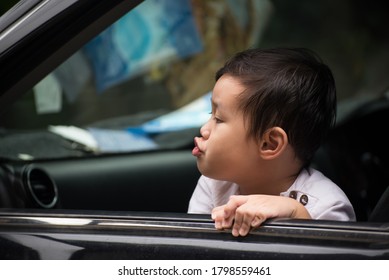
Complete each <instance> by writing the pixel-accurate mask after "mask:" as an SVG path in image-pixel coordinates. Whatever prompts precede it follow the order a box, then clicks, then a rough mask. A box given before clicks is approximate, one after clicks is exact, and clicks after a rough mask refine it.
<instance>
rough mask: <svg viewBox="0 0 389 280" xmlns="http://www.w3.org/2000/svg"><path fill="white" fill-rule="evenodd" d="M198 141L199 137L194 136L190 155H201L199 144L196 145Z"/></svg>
mask: <svg viewBox="0 0 389 280" xmlns="http://www.w3.org/2000/svg"><path fill="white" fill-rule="evenodd" d="M198 142H199V137H195V138H194V145H195V146H194V148H193V150H192V155H194V156H195V157H199V156H201V154H202V153H203V152H202V151H201V150H200V148H199V145H198Z"/></svg>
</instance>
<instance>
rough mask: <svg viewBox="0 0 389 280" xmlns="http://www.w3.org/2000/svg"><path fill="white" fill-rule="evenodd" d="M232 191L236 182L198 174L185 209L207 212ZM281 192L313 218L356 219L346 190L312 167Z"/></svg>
mask: <svg viewBox="0 0 389 280" xmlns="http://www.w3.org/2000/svg"><path fill="white" fill-rule="evenodd" d="M231 195H239V186H238V185H237V184H235V183H231V182H226V181H219V180H214V179H211V178H208V177H205V176H201V177H200V179H199V181H198V183H197V186H196V189H195V190H194V192H193V195H192V198H191V200H190V202H189V209H188V213H193V214H194V213H197V214H210V213H211V211H212V209H213V208H214V207H216V206H220V205H223V204H226V203H227V202H228V200H229V198H230V196H231ZM280 196H287V197H293V198H295V199H296V200H297V201H299V202H300V203H302V204H303V205H304V206H305V208H306V209H307V211H308V212H309V214H310V215H311V217H312V219H322V220H334V221H355V219H356V218H355V213H354V209H353V206H352V205H351V203H350V201H349V199H348V198H347V196H346V195H345V193H344V192H343V191H342V190H341V189H340V188H339V187H338V186H337V185H336V184H335V183H333V182H332V181H331V180H330V179H328V178H327V177H325V176H324V175H323V174H322V173H321V172H319V171H317V170H315V169H313V168H310V169H308V170H307V169H304V170H302V171H301V173H300V174H299V176H298V177H297V179H296V180H295V181H294V183H293V184H292V185H291V186H290V187H289V189H288V190H287V191H285V192H282V193H280Z"/></svg>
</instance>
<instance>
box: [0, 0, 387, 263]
mask: <svg viewBox="0 0 389 280" xmlns="http://www.w3.org/2000/svg"><path fill="white" fill-rule="evenodd" d="M139 2H141V1H131V0H111V1H92V0H82V1H81V0H78V1H77V0H45V1H39V0H34V1H20V2H19V3H18V5H17V6H16V8H14V9H12V10H11V11H9V12H8V13H6V14H5V15H4V16H3V17H2V18H0V77H1V81H0V111H1V113H2V114H3V112H7V111H8V110H11V109H9V108H10V107H11V105H12V103H14V102H15V101H16V100H17V99H18V98H21V97H22V95H23V94H24V93H25V92H26V91H28V90H29V89H30V88H31V87H33V86H34V85H35V84H36V83H37V82H38V81H39V80H41V79H43V78H44V77H45V76H46V75H47V74H49V73H50V72H51V71H52V70H54V69H55V68H56V67H57V66H58V65H60V63H62V62H63V61H64V60H65V59H67V58H68V57H70V56H71V55H72V54H73V53H75V52H76V51H77V50H78V49H79V48H81V47H82V46H83V45H84V44H85V43H87V42H88V41H89V40H90V39H92V38H93V37H94V36H96V35H97V34H98V33H100V32H101V31H103V30H104V29H105V28H106V27H108V26H109V25H110V24H112V23H113V22H115V21H116V20H117V19H119V18H120V17H121V16H123V15H124V14H126V13H127V12H129V11H130V10H131V9H132V8H134V7H135V6H136V5H138V4H139ZM366 104H367V103H366ZM366 104H365V103H363V105H362V106H361V108H367V107H366V106H367V105H366ZM369 104H372V105H371V108H372V109H371V112H370V111H369V110H365V111H367V112H363V113H360V114H359V115H358V117H355V116H353V118H350V120H348V119H347V118H345V120H344V122H343V123H339V124H338V127H337V128H336V129H335V130H334V131H333V133H332V135H331V138H330V140H329V141H328V143H327V144H326V145H324V146H323V147H322V148H321V149H320V151H319V153H318V155H317V158H316V160H315V162H314V164H316V166H317V167H318V168H319V169H321V170H323V171H325V172H326V174H329V176H331V177H332V178H333V179H334V180H338V181H337V182H343V181H342V180H344V181H346V182H350V180H346V179H347V178H346V179H345V178H344V177H345V176H348V177H350V176H351V177H352V176H353V175H351V174H352V173H353V172H355V170H359V171H360V173H359V174H355V177H357V175H358V176H359V178H361V180H362V181H363V182H364V183H363V184H362V183H361V182H362V181H361V180H360V181H358V180H356V182H353V183H355V184H354V185H353V186H355V188H353V186H350V185H347V183H344V184H343V183H342V185H343V186H346V187H345V188H344V189H345V192H346V193H347V194H348V195H349V197H350V199H351V200H352V202H353V204H354V207H355V209H356V212H357V215H358V222H334V221H320V220H309V221H308V220H291V219H276V220H270V221H267V222H266V223H265V224H264V225H263V226H261V227H260V228H258V229H255V230H253V231H252V232H251V233H250V235H249V236H247V237H244V238H235V237H233V236H232V235H231V232H230V231H228V230H226V231H218V230H216V229H215V228H214V225H213V222H212V220H211V219H210V217H209V216H208V215H189V214H186V211H187V205H188V202H189V199H190V196H191V194H192V192H193V190H194V187H195V185H196V182H197V179H198V177H199V175H200V174H199V172H198V170H197V167H196V160H195V158H193V156H192V155H191V153H190V150H191V147H192V139H193V138H192V136H191V135H192V134H196V133H197V130H196V132H194V131H193V130H187V131H185V133H186V134H188V135H190V137H188V138H186V139H189V140H188V141H187V142H186V141H184V142H182V143H180V144H179V145H178V146H177V147H178V148H177V147H176V148H174V149H173V148H170V147H165V148H164V149H159V150H156V151H155V150H151V151H145V152H144V151H139V152H132V153H119V154H117V153H110V154H102V155H94V154H93V153H92V154H88V151H85V150H83V147H78V148H79V149H78V148H77V149H75V150H72V152H73V154H71V155H70V156H67V157H59V158H55V157H47V158H45V157H42V158H27V159H26V158H13V157H7V156H4V154H7V153H11V152H12V151H11V150H12V149H11V147H13V145H15V143H16V142H17V141H18V139H20V138H23V137H27V136H25V135H24V134H23V133H24V131H18V132H13V134H12V135H11V136H12V137H11V138H6V137H5V136H4V135H6V134H7V135H8V132H7V130H6V129H4V130H3V131H2V135H3V136H4V137H3V139H2V142H1V143H3V144H2V145H4V146H3V147H6V148H4V149H8V150H6V152H4V151H3V155H2V158H1V160H0V207H1V209H0V248H1V249H0V258H1V259H388V258H389V212H388V210H385V209H384V210H381V207H379V208H375V207H376V205H377V203H378V201H379V199H380V198H381V196H383V198H382V199H385V196H384V195H383V193H384V191H385V188H386V186H387V183H388V181H387V178H386V177H387V174H389V173H388V168H387V167H388V166H387V165H386V163H385V160H386V159H388V158H389V156H388V155H385V154H379V156H381V155H382V158H381V159H379V157H377V152H375V151H374V150H371V148H372V147H374V143H376V142H375V141H373V140H371V142H369V141H368V140H369V139H367V140H366V141H362V140H361V141H358V142H357V143H353V145H350V139H352V137H354V136H353V133H354V134H355V133H357V132H358V130H359V131H360V129H362V128H370V129H374V128H372V127H371V126H372V124H374V125H378V124H379V122H380V121H381V122H382V121H384V122H385V120H383V119H384V118H386V119H387V117H388V112H389V111H388V110H389V107H388V106H387V104H389V103H388V102H387V101H386V99H379V100H378V101H377V100H375V101H374V102H370V103H369ZM376 104H379V105H376ZM377 107H379V108H377ZM377 112H378V113H377ZM4 114H6V113H4ZM377 114H380V115H379V116H376V115H377ZM372 115H374V116H376V118H375V119H374V120H369V118H373V117H372ZM355 123H356V124H355ZM363 125H364V126H363ZM173 134H174V133H173ZM29 137H32V138H31V144H32V145H33V146H34V148H39V147H37V146H42V145H43V147H41V148H40V149H43V153H46V154H50V148H51V146H50V145H49V144H50V143H51V142H50V141H51V138H50V139H48V138H47V137H48V136H47V132H42V131H39V132H36V133H35V134H34V136H29ZM360 138H363V137H360ZM29 139H30V138H29ZM339 139H341V141H340V140H339ZM49 140H50V141H49ZM6 141H9V142H6ZM45 141H46V142H45ZM61 141H62V140H61ZM61 141H60V144H59V145H69V143H68V142H66V141H65V140H63V142H61ZM7 143H8V144H7ZM7 145H8V146H7ZM346 148H347V149H346ZM4 149H3V150H4ZM78 153H82V154H83V155H85V154H86V156H83V157H78V156H77V155H78ZM342 153H344V155H343V154H342ZM361 155H365V157H364V158H363V159H364V161H363V162H361V161H359V160H360V158H361ZM366 155H370V158H367V156H366ZM369 160H370V161H369ZM328 161H331V162H332V163H331V164H327V163H328ZM342 161H345V162H349V161H351V162H354V163H355V165H356V166H357V167H358V168H353V169H351V168H350V169H351V170H350V172H349V173H345V172H342V168H343V165H342V164H341V162H342ZM333 162H336V163H338V164H339V167H338V166H335V165H334V164H333ZM349 166H350V165H349ZM377 166H378V167H377ZM330 167H331V168H330ZM365 167H366V168H369V167H371V169H372V172H373V173H367V172H366V169H364V168H365ZM369 170H370V169H369ZM342 175H343V176H342ZM359 183H361V184H359ZM349 184H350V183H349ZM378 204H379V203H378ZM381 204H382V205H384V206H385V205H387V203H385V202H381ZM383 208H385V207H383ZM385 211H386V212H385ZM372 212H373V213H374V216H373V218H374V217H376V221H374V220H373V218H372V217H371V213H372Z"/></svg>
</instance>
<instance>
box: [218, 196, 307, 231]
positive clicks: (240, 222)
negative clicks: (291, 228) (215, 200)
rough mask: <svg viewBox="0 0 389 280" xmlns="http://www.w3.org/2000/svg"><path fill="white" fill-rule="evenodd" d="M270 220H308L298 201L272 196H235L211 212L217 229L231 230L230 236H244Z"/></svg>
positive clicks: (305, 211) (303, 208)
mask: <svg viewBox="0 0 389 280" xmlns="http://www.w3.org/2000/svg"><path fill="white" fill-rule="evenodd" d="M270 218H296V219H310V218H311V216H310V215H309V213H308V211H307V210H306V209H305V207H304V206H303V205H302V204H300V203H299V202H298V201H296V200H294V199H292V198H289V197H283V196H274V195H235V196H231V198H230V200H229V201H228V203H227V204H225V205H222V206H219V207H216V208H214V209H213V210H212V219H213V220H214V221H215V227H216V228H217V229H226V228H232V235H234V236H239V235H240V236H245V235H247V234H248V232H249V231H250V229H251V228H252V227H258V226H260V225H261V224H262V223H263V222H264V221H266V220H267V219H270Z"/></svg>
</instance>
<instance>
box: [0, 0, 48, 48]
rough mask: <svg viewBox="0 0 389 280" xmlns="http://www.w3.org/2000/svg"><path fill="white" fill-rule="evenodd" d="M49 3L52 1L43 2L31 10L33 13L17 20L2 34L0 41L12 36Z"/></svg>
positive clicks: (30, 12) (45, 0)
mask: <svg viewBox="0 0 389 280" xmlns="http://www.w3.org/2000/svg"><path fill="white" fill-rule="evenodd" d="M49 2H50V0H44V1H43V2H41V3H39V4H37V5H36V6H35V7H34V8H32V9H31V11H29V12H28V13H26V14H25V15H23V16H22V17H21V18H19V19H18V20H16V21H15V22H14V23H12V24H11V25H10V26H8V27H7V28H5V29H4V30H3V31H2V32H1V34H0V40H3V39H4V38H5V37H6V36H7V35H8V34H10V33H11V32H13V31H14V30H15V29H17V28H18V27H19V26H21V25H22V24H23V23H24V22H25V21H26V20H28V19H29V18H30V17H31V16H32V15H33V14H35V13H36V12H37V11H39V10H40V9H41V8H42V7H44V6H45V5H46V4H48V3H49Z"/></svg>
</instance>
